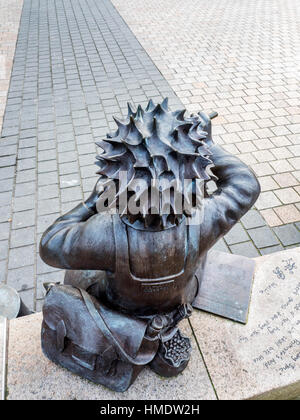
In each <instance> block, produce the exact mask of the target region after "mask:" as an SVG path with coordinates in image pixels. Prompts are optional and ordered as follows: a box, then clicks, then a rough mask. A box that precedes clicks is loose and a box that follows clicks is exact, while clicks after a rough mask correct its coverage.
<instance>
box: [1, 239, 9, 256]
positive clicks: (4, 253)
mask: <svg viewBox="0 0 300 420" xmlns="http://www.w3.org/2000/svg"><path fill="white" fill-rule="evenodd" d="M7 256H8V239H7V240H3V241H0V260H6V259H7Z"/></svg>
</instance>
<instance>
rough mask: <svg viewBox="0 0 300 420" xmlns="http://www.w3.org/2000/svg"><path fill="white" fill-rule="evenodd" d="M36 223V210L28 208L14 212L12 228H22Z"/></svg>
mask: <svg viewBox="0 0 300 420" xmlns="http://www.w3.org/2000/svg"><path fill="white" fill-rule="evenodd" d="M34 225H35V210H27V211H22V212H19V213H14V214H13V219H12V228H13V229H20V228H24V227H28V226H34Z"/></svg>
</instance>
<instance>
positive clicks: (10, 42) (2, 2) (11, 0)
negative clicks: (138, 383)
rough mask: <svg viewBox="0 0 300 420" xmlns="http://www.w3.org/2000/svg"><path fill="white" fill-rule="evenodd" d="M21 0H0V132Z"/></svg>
mask: <svg viewBox="0 0 300 420" xmlns="http://www.w3.org/2000/svg"><path fill="white" fill-rule="evenodd" d="M22 5H23V0H0V132H1V128H2V118H3V114H4V109H5V103H6V94H7V91H8V87H9V79H10V72H11V68H12V63H13V57H14V51H15V44H16V40H17V36H18V29H19V20H20V16H21V11H22Z"/></svg>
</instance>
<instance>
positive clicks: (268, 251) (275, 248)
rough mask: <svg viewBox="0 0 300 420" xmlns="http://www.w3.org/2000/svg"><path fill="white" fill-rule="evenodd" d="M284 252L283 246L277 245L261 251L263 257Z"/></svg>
mask: <svg viewBox="0 0 300 420" xmlns="http://www.w3.org/2000/svg"><path fill="white" fill-rule="evenodd" d="M283 250H284V248H283V246H282V245H275V246H271V247H267V248H263V249H260V253H261V255H268V254H273V253H275V252H280V251H283Z"/></svg>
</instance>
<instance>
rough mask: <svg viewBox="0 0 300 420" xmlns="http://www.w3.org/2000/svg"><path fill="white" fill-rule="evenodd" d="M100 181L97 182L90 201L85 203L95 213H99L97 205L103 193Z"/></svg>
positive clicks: (89, 198)
mask: <svg viewBox="0 0 300 420" xmlns="http://www.w3.org/2000/svg"><path fill="white" fill-rule="evenodd" d="M99 181H100V179H98V181H97V182H96V184H95V186H94V189H93V191H92V193H91V195H90V196H89V197H88V199H87V200H86V201H85V205H86V206H87V207H88V208H89V209H90V210H92V211H93V212H94V213H97V208H96V203H97V201H98V198H99V196H100V195H101V194H102V193H103V190H104V188H103V186H102V184H101V182H99Z"/></svg>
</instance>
